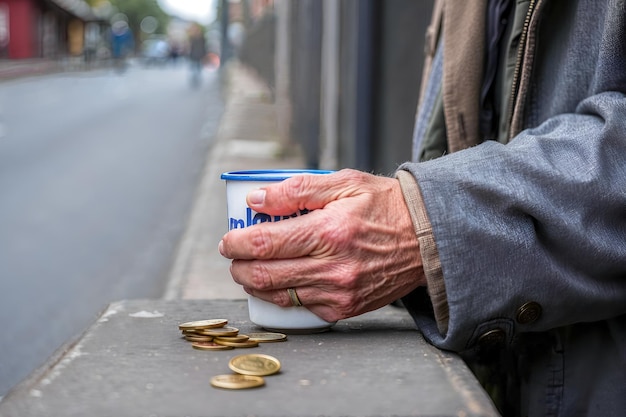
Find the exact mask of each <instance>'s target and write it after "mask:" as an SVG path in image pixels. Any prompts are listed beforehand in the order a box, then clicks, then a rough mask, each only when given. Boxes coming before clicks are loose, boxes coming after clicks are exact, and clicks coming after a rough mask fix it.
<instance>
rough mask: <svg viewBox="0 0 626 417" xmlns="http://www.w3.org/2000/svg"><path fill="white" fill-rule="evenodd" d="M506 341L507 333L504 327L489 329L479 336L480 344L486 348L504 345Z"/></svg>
mask: <svg viewBox="0 0 626 417" xmlns="http://www.w3.org/2000/svg"><path fill="white" fill-rule="evenodd" d="M505 341H506V333H505V332H504V330H502V329H493V330H489V331H488V332H485V333H483V334H482V335H481V336H480V337H479V338H478V344H479V345H480V346H481V347H484V348H495V347H499V346H503V345H504V342H505Z"/></svg>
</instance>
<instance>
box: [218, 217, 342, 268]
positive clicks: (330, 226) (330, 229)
mask: <svg viewBox="0 0 626 417" xmlns="http://www.w3.org/2000/svg"><path fill="white" fill-rule="evenodd" d="M329 212H331V213H329ZM336 217H337V216H333V215H332V210H325V209H324V210H316V211H314V212H311V213H308V214H306V215H303V216H299V217H296V218H289V219H286V220H280V221H277V222H266V223H260V224H256V225H254V226H251V227H247V228H244V229H233V230H231V231H230V232H228V233H226V234H225V235H224V236H223V237H222V240H221V242H220V243H219V246H218V249H219V252H220V254H221V255H222V256H224V257H226V258H229V259H281V258H298V257H302V256H307V255H309V254H310V253H312V252H317V253H319V252H320V247H324V245H322V244H321V242H324V241H327V242H335V243H338V242H340V241H341V239H342V237H341V236H335V235H336V234H337V235H338V233H337V230H338V229H339V226H338V225H337V224H336V223H337V220H336ZM329 239H331V240H329Z"/></svg>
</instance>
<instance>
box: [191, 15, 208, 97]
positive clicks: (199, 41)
mask: <svg viewBox="0 0 626 417" xmlns="http://www.w3.org/2000/svg"><path fill="white" fill-rule="evenodd" d="M206 53H207V49H206V41H205V39H204V31H203V30H202V27H200V25H199V24H197V23H195V24H193V25H192V26H191V28H190V30H189V61H190V63H191V85H192V87H197V86H199V85H200V82H201V81H202V67H203V65H204V58H205V56H206Z"/></svg>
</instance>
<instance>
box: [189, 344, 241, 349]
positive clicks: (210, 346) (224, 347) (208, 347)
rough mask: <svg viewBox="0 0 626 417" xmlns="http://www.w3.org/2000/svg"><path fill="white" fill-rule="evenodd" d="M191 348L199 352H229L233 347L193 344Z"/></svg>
mask: <svg viewBox="0 0 626 417" xmlns="http://www.w3.org/2000/svg"><path fill="white" fill-rule="evenodd" d="M191 347H193V348H194V349H198V350H228V349H232V347H231V346H224V345H218V344H217V343H215V342H192V343H191Z"/></svg>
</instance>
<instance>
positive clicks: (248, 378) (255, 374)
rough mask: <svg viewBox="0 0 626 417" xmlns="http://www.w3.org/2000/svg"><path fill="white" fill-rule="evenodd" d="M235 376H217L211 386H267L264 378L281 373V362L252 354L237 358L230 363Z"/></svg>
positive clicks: (237, 387) (212, 379)
mask: <svg viewBox="0 0 626 417" xmlns="http://www.w3.org/2000/svg"><path fill="white" fill-rule="evenodd" d="M228 367H229V368H230V369H231V370H232V371H233V372H235V373H234V374H224V375H216V376H214V377H213V378H211V385H213V386H214V387H216V388H226V389H245V388H256V387H261V386H263V385H265V379H264V378H263V377H264V376H268V375H273V374H275V373H277V372H278V371H280V362H279V361H278V359H276V358H275V357H273V356H270V355H263V354H258V353H252V354H249V355H239V356H235V357H234V358H232V359H231V360H230V362H228Z"/></svg>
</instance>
